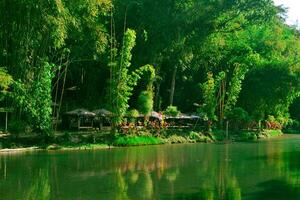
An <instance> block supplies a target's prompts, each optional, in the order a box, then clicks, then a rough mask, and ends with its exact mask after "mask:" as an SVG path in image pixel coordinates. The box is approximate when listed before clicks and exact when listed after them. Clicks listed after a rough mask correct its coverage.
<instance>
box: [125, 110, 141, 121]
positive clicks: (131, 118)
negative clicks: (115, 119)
mask: <svg viewBox="0 0 300 200" xmlns="http://www.w3.org/2000/svg"><path fill="white" fill-rule="evenodd" d="M139 115H140V114H139V111H138V110H136V109H132V110H129V111H128V112H127V116H128V118H129V122H135V121H136V118H138V117H139Z"/></svg>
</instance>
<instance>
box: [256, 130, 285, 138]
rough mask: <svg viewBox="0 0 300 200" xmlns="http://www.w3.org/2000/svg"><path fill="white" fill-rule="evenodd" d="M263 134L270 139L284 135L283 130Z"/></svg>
mask: <svg viewBox="0 0 300 200" xmlns="http://www.w3.org/2000/svg"><path fill="white" fill-rule="evenodd" d="M261 134H263V135H265V136H266V137H268V138H270V137H278V136H281V135H283V133H282V131H281V130H264V131H263V132H262V133H261Z"/></svg>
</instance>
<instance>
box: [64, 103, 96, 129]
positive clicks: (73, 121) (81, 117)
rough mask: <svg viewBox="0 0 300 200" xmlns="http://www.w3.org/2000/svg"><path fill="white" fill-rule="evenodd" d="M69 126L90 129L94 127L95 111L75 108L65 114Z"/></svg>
mask: <svg viewBox="0 0 300 200" xmlns="http://www.w3.org/2000/svg"><path fill="white" fill-rule="evenodd" d="M64 116H65V120H66V122H67V124H68V127H69V128H77V129H78V130H79V129H90V128H93V121H94V118H95V116H96V114H95V113H93V112H90V111H88V110H87V109H83V108H81V109H75V110H72V111H69V112H66V113H65V114H64Z"/></svg>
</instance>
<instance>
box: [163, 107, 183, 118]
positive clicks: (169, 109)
mask: <svg viewBox="0 0 300 200" xmlns="http://www.w3.org/2000/svg"><path fill="white" fill-rule="evenodd" d="M164 114H165V115H168V116H172V117H177V116H178V115H180V111H179V110H178V109H177V107H176V106H168V107H167V108H166V110H165V111H164Z"/></svg>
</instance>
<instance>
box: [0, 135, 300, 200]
mask: <svg viewBox="0 0 300 200" xmlns="http://www.w3.org/2000/svg"><path fill="white" fill-rule="evenodd" d="M0 199H1V200H10V199H12V200H17V199H22V200H29V199H30V200H31V199H37V200H40V199H41V200H46V199H53V200H59V199H63V200H66V199H71V200H76V199H84V200H89V199H93V200H94V199H103V200H119V199H120V200H121V199H125V200H129V199H132V200H141V199H203V200H219V199H228V200H229V199H230V200H231V199H232V200H239V199H246V200H250V199H251V200H252V199H253V200H254V199H255V200H257V199H270V200H276V199H284V200H287V199H300V135H299V136H297V135H287V136H283V137H280V138H277V139H271V140H266V141H260V142H251V143H231V144H187V145H161V146H146V147H131V148H115V149H111V150H98V151H67V152H59V151H53V152H51V151H50V152H47V151H40V152H27V153H18V154H0Z"/></svg>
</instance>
